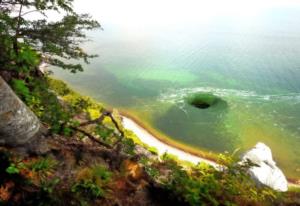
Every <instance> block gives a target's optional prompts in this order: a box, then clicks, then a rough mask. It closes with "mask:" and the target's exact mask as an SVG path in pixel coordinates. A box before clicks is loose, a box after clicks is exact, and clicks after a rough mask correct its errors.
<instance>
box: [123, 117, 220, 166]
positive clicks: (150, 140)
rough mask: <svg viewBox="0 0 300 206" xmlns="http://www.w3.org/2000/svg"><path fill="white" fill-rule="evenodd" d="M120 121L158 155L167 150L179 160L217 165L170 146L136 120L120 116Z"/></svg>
mask: <svg viewBox="0 0 300 206" xmlns="http://www.w3.org/2000/svg"><path fill="white" fill-rule="evenodd" d="M122 122H123V126H124V128H126V129H128V130H131V131H133V132H134V133H135V134H136V135H137V136H138V137H139V139H140V140H141V141H142V142H144V143H145V144H147V145H149V146H151V147H155V148H156V149H157V151H158V154H159V155H162V154H164V153H165V152H167V153H168V154H172V155H175V156H177V157H178V159H180V160H185V161H189V162H192V163H194V164H197V163H199V162H205V163H207V164H210V165H212V166H214V167H217V164H216V163H215V162H213V161H210V160H207V159H204V158H201V157H198V156H196V155H192V154H190V153H188V152H184V151H182V150H180V149H177V148H175V147H172V146H170V145H168V144H166V143H164V142H162V141H160V140H158V139H157V138H156V137H154V136H153V135H152V134H150V133H149V132H148V131H147V130H145V129H144V128H143V127H141V126H140V125H138V124H137V123H136V122H134V121H133V120H131V119H130V118H128V117H125V116H122Z"/></svg>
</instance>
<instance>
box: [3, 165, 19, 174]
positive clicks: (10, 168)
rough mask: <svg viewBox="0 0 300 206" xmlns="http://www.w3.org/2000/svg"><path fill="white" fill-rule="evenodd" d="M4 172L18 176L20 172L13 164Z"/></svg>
mask: <svg viewBox="0 0 300 206" xmlns="http://www.w3.org/2000/svg"><path fill="white" fill-rule="evenodd" d="M6 172H7V173H8V174H19V173H20V170H19V169H18V167H17V166H16V165H15V164H13V163H12V164H11V165H10V166H9V167H8V168H6Z"/></svg>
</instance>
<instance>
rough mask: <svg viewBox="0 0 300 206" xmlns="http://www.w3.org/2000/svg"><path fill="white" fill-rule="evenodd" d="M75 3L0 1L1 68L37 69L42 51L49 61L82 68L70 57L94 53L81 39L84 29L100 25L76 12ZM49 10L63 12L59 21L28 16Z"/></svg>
mask: <svg viewBox="0 0 300 206" xmlns="http://www.w3.org/2000/svg"><path fill="white" fill-rule="evenodd" d="M72 3H73V0H52V1H48V0H38V1H37V0H32V1H15V0H7V1H5V2H2V1H0V53H1V56H0V68H1V69H3V70H13V71H17V72H20V73H23V72H25V73H27V72H29V71H32V70H35V69H36V67H37V66H38V64H39V63H40V56H41V55H42V56H43V59H42V60H43V61H45V62H47V63H49V64H52V65H54V66H58V67H61V68H63V69H67V70H70V71H71V72H73V73H75V72H77V71H82V70H83V68H82V65H81V64H79V63H78V64H76V63H75V64H73V63H70V61H68V60H70V59H75V60H83V61H84V62H85V63H89V59H90V58H93V57H95V55H89V54H87V53H86V52H84V51H83V49H82V48H80V46H79V43H82V42H83V41H85V39H86V35H85V34H84V30H91V29H95V28H99V27H100V25H99V23H98V22H97V21H95V20H92V19H91V17H90V16H89V15H87V14H77V13H76V12H75V11H74V10H73V6H72ZM25 7H26V10H25ZM28 11H30V12H28ZM47 11H56V12H57V13H58V14H63V15H64V16H63V17H62V19H61V20H59V21H56V22H53V21H48V20H47V19H46V18H39V19H32V18H25V17H26V14H28V13H32V12H36V13H40V14H42V15H44V16H45V12H47ZM16 14H18V16H16ZM2 54H3V55H2ZM40 54H41V55H40ZM64 60H67V61H64Z"/></svg>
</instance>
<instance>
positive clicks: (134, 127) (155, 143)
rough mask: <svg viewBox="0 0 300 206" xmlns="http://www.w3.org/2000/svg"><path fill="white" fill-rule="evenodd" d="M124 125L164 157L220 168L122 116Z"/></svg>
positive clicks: (294, 184)
mask: <svg viewBox="0 0 300 206" xmlns="http://www.w3.org/2000/svg"><path fill="white" fill-rule="evenodd" d="M122 123H123V126H124V128H126V129H128V130H131V131H133V132H134V133H135V134H136V135H137V136H138V137H139V139H140V140H141V141H142V142H144V143H145V144H147V145H149V146H151V147H155V148H156V149H157V151H158V154H159V155H162V154H164V153H165V152H167V153H169V154H172V155H175V156H177V157H178V159H180V160H184V161H189V162H192V163H194V164H197V163H199V162H205V163H207V164H209V165H212V166H214V167H216V168H218V167H219V165H218V164H217V163H215V162H213V161H211V160H208V159H205V158H201V157H199V156H196V155H193V154H190V153H188V152H185V151H182V150H180V149H177V148H175V147H172V146H170V145H168V144H166V143H164V142H162V141H160V140H159V139H157V138H156V137H155V136H153V135H152V134H150V133H149V132H148V131H147V130H146V129H144V128H143V127H141V126H140V125H138V124H137V123H136V122H135V121H133V120H132V119H130V118H128V117H126V116H122ZM288 184H289V187H297V188H299V187H300V185H299V184H298V183H295V182H290V181H289V183H288Z"/></svg>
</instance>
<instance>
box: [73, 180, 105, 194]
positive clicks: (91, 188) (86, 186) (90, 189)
mask: <svg viewBox="0 0 300 206" xmlns="http://www.w3.org/2000/svg"><path fill="white" fill-rule="evenodd" d="M72 192H74V193H80V194H81V195H86V196H87V197H89V198H92V199H94V198H99V197H104V191H103V189H102V188H101V187H99V186H98V185H96V184H95V183H94V182H92V181H91V180H83V181H80V182H79V183H76V184H75V185H73V187H72Z"/></svg>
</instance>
